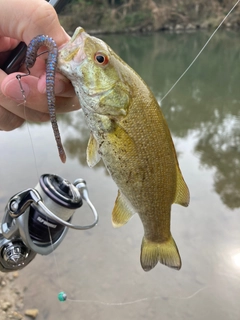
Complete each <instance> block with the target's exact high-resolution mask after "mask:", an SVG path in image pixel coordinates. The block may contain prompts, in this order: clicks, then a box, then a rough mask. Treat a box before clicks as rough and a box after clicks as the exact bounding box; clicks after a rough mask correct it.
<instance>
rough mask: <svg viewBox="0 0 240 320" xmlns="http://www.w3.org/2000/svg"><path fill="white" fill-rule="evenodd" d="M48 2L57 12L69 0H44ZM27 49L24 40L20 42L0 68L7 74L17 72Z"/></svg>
mask: <svg viewBox="0 0 240 320" xmlns="http://www.w3.org/2000/svg"><path fill="white" fill-rule="evenodd" d="M46 1H47V2H49V3H50V4H51V5H52V6H53V7H54V9H55V10H56V12H57V13H59V12H60V11H61V10H62V8H63V7H64V6H65V5H66V4H67V3H68V2H69V0H46ZM26 51H27V45H26V43H24V42H20V43H19V44H18V45H17V47H16V48H15V49H13V50H12V51H11V53H10V55H9V57H8V59H7V60H6V61H5V62H4V64H3V65H2V66H1V65H0V68H1V69H2V70H3V71H4V72H6V73H7V74H10V73H13V72H17V71H18V70H19V68H20V67H21V65H22V64H23V63H24V60H25V55H26Z"/></svg>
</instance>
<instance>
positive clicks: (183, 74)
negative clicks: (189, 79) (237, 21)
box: [160, 0, 240, 103]
mask: <svg viewBox="0 0 240 320" xmlns="http://www.w3.org/2000/svg"><path fill="white" fill-rule="evenodd" d="M239 2H240V0H238V1H237V2H236V3H235V5H234V6H233V7H232V9H231V10H230V11H229V12H228V13H227V15H226V16H225V17H224V19H223V20H222V21H221V22H220V24H219V25H218V27H217V28H216V30H215V31H214V32H213V33H212V35H211V36H210V38H209V39H208V40H207V42H206V43H205V45H204V46H203V47H202V49H201V50H200V51H199V53H198V54H197V56H196V57H195V58H194V59H193V61H192V62H191V63H190V65H189V66H188V67H187V69H186V70H185V71H184V72H183V73H182V75H181V76H180V77H179V78H178V79H177V81H176V82H175V83H174V84H173V85H172V87H171V88H170V89H169V90H168V91H167V93H166V94H165V95H164V96H163V98H162V99H161V100H160V103H161V102H162V101H163V100H164V99H165V98H166V97H167V96H168V95H169V93H170V92H171V91H172V90H173V89H174V88H175V86H176V85H177V84H178V82H179V81H180V80H181V79H182V78H183V77H184V76H185V74H186V73H187V72H188V70H189V69H190V68H191V67H192V65H193V64H194V63H195V61H196V60H197V59H198V58H199V56H200V55H201V53H202V52H203V50H204V49H205V48H206V46H207V45H208V44H209V42H210V41H211V40H212V38H213V37H214V35H215V34H216V32H217V31H218V30H219V29H220V27H221V26H222V24H223V23H224V21H225V20H226V19H227V18H228V16H229V15H230V14H231V13H232V11H233V10H234V9H235V8H236V6H237V5H238V3H239Z"/></svg>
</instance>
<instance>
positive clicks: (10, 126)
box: [0, 106, 24, 131]
mask: <svg viewBox="0 0 240 320" xmlns="http://www.w3.org/2000/svg"><path fill="white" fill-rule="evenodd" d="M23 123H24V119H22V118H20V117H18V116H17V115H15V114H13V113H11V112H10V111H8V110H6V109H5V108H3V107H2V106H0V130H4V131H11V130H14V129H16V128H18V127H20V126H21V125H22V124H23Z"/></svg>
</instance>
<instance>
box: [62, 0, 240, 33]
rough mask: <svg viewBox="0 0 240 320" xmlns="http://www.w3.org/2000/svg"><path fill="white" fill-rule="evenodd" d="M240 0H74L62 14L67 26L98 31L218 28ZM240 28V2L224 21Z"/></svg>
mask: <svg viewBox="0 0 240 320" xmlns="http://www.w3.org/2000/svg"><path fill="white" fill-rule="evenodd" d="M235 3H236V0H196V1H192V0H72V1H71V2H70V3H69V4H68V5H67V6H66V7H65V8H64V10H63V12H62V13H61V15H60V20H61V23H62V25H63V26H64V28H65V29H66V30H67V31H68V32H70V33H72V32H73V31H74V30H75V28H76V27H77V26H82V27H84V28H85V29H86V30H87V31H91V32H94V33H119V32H121V33H122V32H154V31H165V30H169V31H181V30H194V29H207V28H215V27H217V26H218V25H219V23H220V22H221V21H222V20H223V18H224V17H225V16H226V14H227V13H228V12H229V10H230V9H231V8H232V7H233V6H234V4H235ZM224 27H227V28H235V29H239V28H240V5H238V6H237V7H236V8H235V10H234V11H233V12H232V14H231V15H230V16H229V18H228V19H227V20H226V22H225V23H224Z"/></svg>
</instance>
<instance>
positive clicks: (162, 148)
mask: <svg viewBox="0 0 240 320" xmlns="http://www.w3.org/2000/svg"><path fill="white" fill-rule="evenodd" d="M58 70H59V71H60V72H61V73H62V74H64V75H65V76H66V77H67V78H68V79H69V80H70V81H71V82H72V84H73V86H74V88H75V91H76V94H77V95H78V98H79V101H80V104H81V107H82V109H83V112H84V115H85V119H86V121H87V124H88V126H89V128H90V131H91V134H90V139H89V142H88V147H87V162H88V165H89V166H90V167H93V166H94V165H95V164H96V163H97V162H98V161H99V160H100V158H102V160H103V162H104V164H105V166H106V168H107V170H108V171H109V173H110V174H111V176H112V178H113V180H114V181H115V183H116V184H117V186H118V188H119V191H118V196H117V199H116V202H115V206H114V209H113V212H112V222H113V226H114V227H120V226H122V225H124V224H125V223H127V222H128V221H129V219H130V218H131V217H132V216H133V215H134V213H135V212H137V213H138V214H139V217H140V219H141V221H142V224H143V228H144V237H143V240H142V246H141V257H140V260H141V265H142V268H143V269H144V270H145V271H149V270H151V269H152V268H154V267H155V265H156V264H157V263H158V262H160V263H162V264H165V265H167V266H169V267H172V268H174V269H180V268H181V258H180V255H179V252H178V249H177V246H176V244H175V241H174V239H173V237H172V235H171V232H170V220H171V205H172V204H173V203H178V204H180V205H183V206H188V204H189V198H190V196H189V190H188V187H187V185H186V183H185V181H184V179H183V177H182V173H181V171H180V168H179V165H178V160H177V156H176V151H175V148H174V145H173V141H172V138H171V134H170V131H169V129H168V125H167V123H166V121H165V119H164V117H163V114H162V112H161V109H160V106H159V104H158V103H157V101H156V99H155V97H154V96H153V94H152V92H151V91H150V89H149V88H148V86H147V85H146V84H145V83H144V81H143V80H142V79H141V78H140V76H139V75H138V74H137V73H136V72H135V71H134V70H133V69H131V68H130V67H129V66H128V65H127V64H126V63H125V62H124V61H122V60H121V58H119V57H118V56H117V55H116V53H115V52H114V51H113V50H112V49H111V48H110V47H109V46H108V45H107V44H105V42H103V41H102V40H100V39H98V38H95V37H92V36H90V35H88V34H87V33H86V32H85V31H84V29H82V28H81V27H79V28H77V29H76V31H75V33H74V35H73V37H72V39H71V40H70V41H69V42H68V43H67V44H65V45H64V46H62V47H61V48H60V50H59V56H58Z"/></svg>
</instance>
